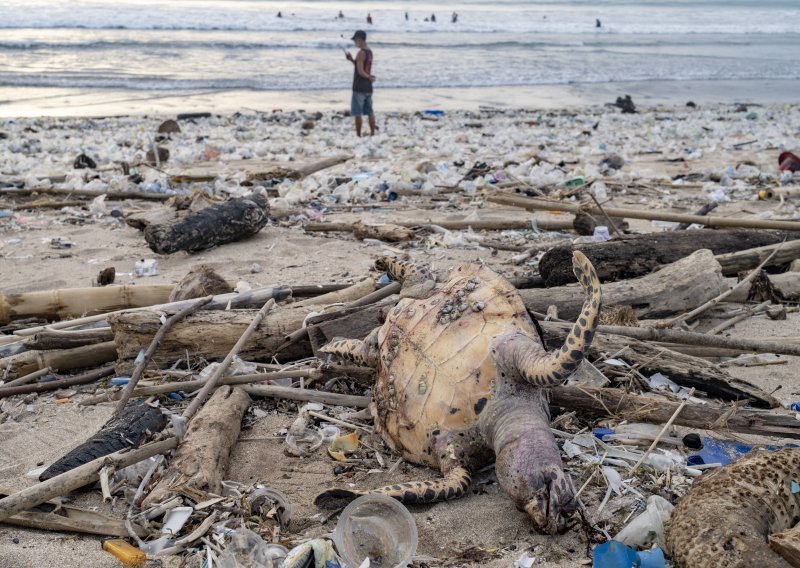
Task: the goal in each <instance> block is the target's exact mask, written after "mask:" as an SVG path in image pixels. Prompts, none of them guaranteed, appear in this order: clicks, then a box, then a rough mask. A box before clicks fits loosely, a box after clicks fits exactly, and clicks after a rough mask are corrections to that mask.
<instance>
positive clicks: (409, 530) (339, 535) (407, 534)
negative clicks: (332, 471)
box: [333, 493, 417, 568]
mask: <svg viewBox="0 0 800 568" xmlns="http://www.w3.org/2000/svg"><path fill="white" fill-rule="evenodd" d="M333 540H334V542H335V543H336V550H337V551H338V552H339V555H340V556H341V559H342V566H343V567H344V568H359V566H361V564H362V563H363V562H364V560H365V559H367V558H369V559H370V560H371V561H372V562H373V563H375V562H380V563H381V565H385V566H405V565H406V564H409V563H410V562H411V558H412V557H413V556H414V553H415V552H416V550H417V525H416V523H415V522H414V517H412V516H411V513H409V512H408V509H406V508H405V506H404V505H403V504H402V503H400V502H399V501H397V500H395V499H393V498H391V497H387V496H386V495H380V494H378V493H373V494H369V495H362V496H361V497H359V498H358V499H355V500H354V501H353V502H352V503H350V504H349V505H348V506H347V507H345V509H344V511H342V514H341V515H340V516H339V522H338V523H337V524H336V528H335V529H334V531H333Z"/></svg>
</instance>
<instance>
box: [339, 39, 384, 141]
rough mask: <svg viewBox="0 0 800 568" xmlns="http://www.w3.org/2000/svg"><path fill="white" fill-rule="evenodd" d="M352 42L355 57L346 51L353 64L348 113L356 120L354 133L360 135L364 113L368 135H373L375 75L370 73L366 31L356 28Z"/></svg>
mask: <svg viewBox="0 0 800 568" xmlns="http://www.w3.org/2000/svg"><path fill="white" fill-rule="evenodd" d="M352 40H353V42H354V43H355V44H356V47H357V48H358V53H357V54H356V57H355V59H353V56H352V55H351V54H350V52H349V51H348V52H347V53H346V57H347V60H348V61H352V62H353V64H354V65H355V69H354V71H353V98H352V99H351V101H350V114H352V115H353V117H354V118H355V121H356V134H357V135H358V136H361V125H362V118H361V117H362V116H364V115H366V116H367V120H368V121H369V135H370V136H374V135H375V131H376V130H377V127H376V126H375V113H374V112H373V111H372V82H373V81H375V75H373V74H372V50H371V49H370V48H369V46H368V45H367V32H365V31H363V30H358V31H357V32H356V33H354V34H353V37H352Z"/></svg>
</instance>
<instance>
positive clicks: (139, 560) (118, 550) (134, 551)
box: [103, 538, 147, 567]
mask: <svg viewBox="0 0 800 568" xmlns="http://www.w3.org/2000/svg"><path fill="white" fill-rule="evenodd" d="M103 550H105V551H106V552H110V553H111V554H113V555H114V556H116V557H117V560H119V561H120V562H122V563H123V564H124V565H125V566H132V567H133V566H144V563H145V562H147V555H146V554H145V553H144V552H142V551H141V550H139V549H138V548H135V547H133V546H131V545H130V544H128V543H127V542H125V541H124V540H122V539H119V538H114V539H109V540H105V541H103Z"/></svg>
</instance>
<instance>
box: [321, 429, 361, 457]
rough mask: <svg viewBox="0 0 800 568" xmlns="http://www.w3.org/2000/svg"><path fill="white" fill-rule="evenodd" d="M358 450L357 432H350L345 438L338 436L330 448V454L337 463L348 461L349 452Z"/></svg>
mask: <svg viewBox="0 0 800 568" xmlns="http://www.w3.org/2000/svg"><path fill="white" fill-rule="evenodd" d="M357 449H358V435H357V434H356V433H355V432H350V433H349V434H346V435H344V436H336V438H334V439H333V441H332V442H331V444H330V446H328V454H329V455H330V456H331V457H332V458H333V459H335V460H336V461H344V460H345V459H347V455H346V454H347V453H348V452H354V451H356V450H357Z"/></svg>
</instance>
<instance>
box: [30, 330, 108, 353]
mask: <svg viewBox="0 0 800 568" xmlns="http://www.w3.org/2000/svg"><path fill="white" fill-rule="evenodd" d="M113 339H114V333H113V332H112V331H111V329H110V328H108V327H101V328H98V329H86V330H81V331H58V330H48V331H40V332H39V333H37V334H36V335H33V336H32V337H29V338H28V339H26V340H25V342H24V343H25V347H26V348H27V349H30V350H33V351H47V350H48V349H73V348H75V347H83V346H84V345H94V344H96V343H103V342H106V341H112V340H113Z"/></svg>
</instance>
